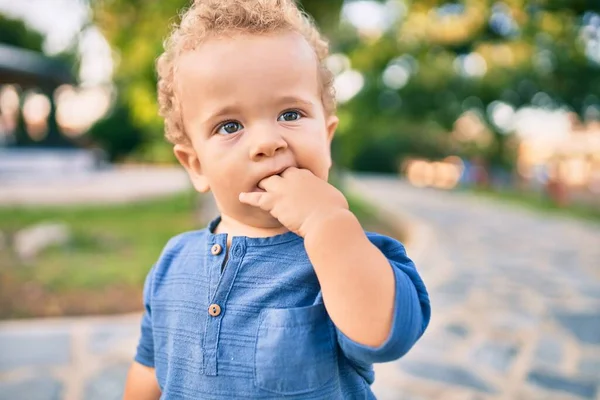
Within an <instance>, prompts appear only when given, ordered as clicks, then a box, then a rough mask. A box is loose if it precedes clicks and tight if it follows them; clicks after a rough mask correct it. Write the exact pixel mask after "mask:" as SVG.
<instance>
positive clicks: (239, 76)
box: [174, 33, 338, 228]
mask: <svg viewBox="0 0 600 400" xmlns="http://www.w3.org/2000/svg"><path fill="white" fill-rule="evenodd" d="M178 67H179V69H178V71H177V74H178V77H177V79H178V88H177V93H178V100H179V102H180V104H181V109H182V112H183V121H184V126H185V130H186V133H187V134H188V136H189V137H190V140H191V143H192V145H191V146H189V145H176V146H175V149H174V151H175V155H176V156H177V158H178V159H179V161H180V162H181V163H182V165H183V166H184V167H185V168H186V169H187V171H188V173H189V175H190V177H191V179H192V182H193V184H194V186H195V187H196V189H197V190H199V191H202V192H204V191H207V190H211V191H212V192H213V194H214V196H215V199H216V202H217V204H218V206H219V209H220V211H221V213H222V214H225V215H227V216H229V217H231V218H235V219H236V220H238V221H240V222H243V223H245V224H248V225H251V226H255V227H260V228H272V227H277V226H280V224H279V222H278V221H277V220H276V219H274V218H273V217H271V216H270V215H269V214H268V213H266V212H264V211H262V210H260V209H257V208H254V207H251V206H248V205H245V204H242V203H240V201H239V200H238V196H239V194H240V193H241V192H251V191H256V190H260V189H258V188H257V184H258V182H259V181H261V180H262V179H264V178H266V177H269V176H271V175H275V174H278V173H280V172H282V171H283V170H284V169H286V168H287V167H291V166H295V167H298V168H305V169H308V170H310V171H311V172H312V173H313V174H315V175H316V176H318V177H319V178H321V179H324V180H327V177H328V173H329V168H330V166H331V157H330V143H331V139H332V137H333V133H334V131H335V128H336V127H337V121H338V120H337V118H336V117H335V116H329V117H328V116H326V115H325V113H324V109H323V105H322V102H321V91H320V89H321V86H320V83H319V80H318V67H317V60H316V55H315V54H314V51H313V50H312V49H311V47H310V46H309V45H308V43H307V42H306V40H305V39H304V38H303V37H302V36H300V35H299V34H295V33H277V34H271V35H236V36H234V37H232V38H215V39H211V40H209V41H207V42H205V43H203V44H202V45H201V46H200V47H199V48H198V49H196V50H195V51H192V52H188V53H185V54H184V55H182V56H181V58H180V60H179V62H178Z"/></svg>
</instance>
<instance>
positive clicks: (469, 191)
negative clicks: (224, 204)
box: [0, 0, 600, 399]
mask: <svg viewBox="0 0 600 400" xmlns="http://www.w3.org/2000/svg"><path fill="white" fill-rule="evenodd" d="M300 3H301V4H302V6H303V7H304V9H305V10H306V11H307V12H308V13H310V14H311V15H312V16H313V17H314V18H315V19H316V21H317V23H318V25H319V26H320V27H321V29H322V31H323V32H324V34H325V35H326V36H327V37H328V38H329V39H330V41H331V55H330V56H329V58H328V59H327V65H328V66H329V68H330V69H331V70H332V71H333V72H334V74H335V76H336V80H335V86H336V91H337V100H338V102H339V111H338V114H339V117H340V121H341V122H340V127H339V130H338V133H337V136H336V138H335V140H334V143H333V153H334V160H335V165H336V171H337V172H338V173H337V174H336V176H338V178H337V179H336V184H339V185H340V187H343V189H344V190H346V191H347V193H348V196H349V198H350V199H351V203H352V204H351V206H352V208H353V209H354V210H355V212H356V213H357V215H359V217H360V218H361V220H362V221H363V223H364V224H365V226H367V227H369V228H371V227H372V228H373V229H376V230H381V231H384V232H387V233H389V234H392V235H395V236H397V237H398V238H400V239H401V240H403V241H405V242H407V244H408V248H409V255H411V254H414V257H415V258H416V257H417V256H419V255H421V254H425V255H426V256H423V259H422V265H423V275H424V277H425V278H426V282H428V280H427V278H429V279H430V281H431V282H432V283H431V292H432V300H433V301H434V311H435V310H436V308H435V306H436V303H435V300H438V303H437V304H438V305H440V308H439V310H440V317H439V319H436V318H438V317H436V315H434V320H432V327H431V329H430V332H431V333H428V335H426V337H425V338H424V339H423V343H422V344H421V345H418V346H417V347H418V348H421V349H425V350H424V351H422V352H418V351H415V353H414V354H415V356H414V358H415V359H414V360H412V359H409V360H408V361H406V363H404V364H402V366H401V367H390V369H389V370H388V369H386V370H384V371H383V372H382V374H381V376H383V378H382V379H381V382H384V383H385V385H384V384H383V383H382V384H381V386H379V387H378V389H377V390H379V392H378V393H379V395H380V398H390V399H405V398H406V399H408V398H410V399H413V398H423V399H429V398H440V399H441V398H443V399H446V398H455V399H463V398H464V399H475V398H477V399H485V398H515V399H516V398H519V399H521V398H536V399H537V398H540V399H548V398H552V399H553V398H560V399H562V398H590V399H597V398H600V394H598V393H599V391H600V389H598V382H600V261H599V260H600V253H599V252H598V249H599V248H600V223H599V221H600V1H598V0H536V1H533V0H532V1H526V0H504V1H491V0H489V1H488V0H462V1H443V0H412V1H411V0H385V1H384V0H380V1H375V0H302V1H301V2H300ZM187 5H188V1H186V0H160V1H158V0H146V1H135V0H19V1H13V0H0V319H3V320H5V322H3V323H1V324H0V399H4V398H6V399H37V398H40V399H55V398H56V399H63V398H64V399H79V398H85V399H96V398H98V399H108V398H119V391H120V390H121V388H122V382H123V379H124V374H125V371H126V368H127V365H128V362H129V359H130V356H131V354H132V352H133V349H134V348H135V342H136V339H137V332H138V326H137V322H138V320H139V311H140V310H141V290H142V284H143V280H144V277H145V274H146V273H147V271H148V269H149V268H150V266H151V265H152V264H153V263H154V260H155V259H156V257H157V256H158V254H159V252H160V250H161V248H162V246H163V245H164V243H166V241H167V240H168V238H170V237H171V236H173V235H175V234H177V233H180V232H182V231H185V230H191V229H198V228H201V227H204V226H205V225H206V223H207V222H208V220H209V219H210V218H211V217H212V215H214V208H211V205H210V204H211V203H210V199H207V198H204V197H201V196H198V195H196V194H195V193H193V192H192V190H191V188H190V185H189V183H188V181H187V179H186V177H185V175H184V174H183V173H182V171H181V169H180V168H178V167H177V166H176V164H175V162H176V160H175V158H174V157H173V155H172V151H171V147H170V146H169V145H168V144H167V143H166V142H165V140H164V139H163V123H162V120H161V119H160V118H159V116H158V114H157V102H156V75H155V70H154V62H155V60H156V58H157V56H158V55H159V54H160V53H161V51H162V41H163V40H164V38H165V37H166V35H167V33H168V31H169V27H170V26H171V24H172V23H174V22H176V21H177V12H178V10H181V9H182V8H183V7H186V6H187ZM342 176H343V177H348V184H347V185H343V184H342V181H343V179H342ZM338 181H339V182H338ZM344 182H345V181H344ZM357 193H360V194H361V195H357ZM420 249H427V250H424V251H421V250H420ZM411 251H412V252H413V253H411ZM511 257H512V258H511ZM498 260H504V262H503V263H502V262H501V263H500V264H498ZM417 264H418V263H417ZM418 265H419V264H418ZM537 268H539V270H538V269H537ZM439 271H445V272H443V273H440V272H439ZM467 271H469V272H467ZM473 271H483V272H482V275H477V273H476V272H473ZM536 271H537V272H536ZM527 274H529V275H527ZM499 276H501V277H502V278H500V277H499ZM506 276H509V277H511V279H513V280H512V281H510V282H508V281H507V282H504V281H501V280H499V279H503V278H505V277H506ZM524 276H526V278H523V277H524ZM465 282H467V283H465ZM515 282H518V283H519V285H517V284H516V283H515ZM461 285H462V286H461ZM465 285H466V286H465ZM486 285H487V286H486ZM515 285H517V286H515ZM473 287H475V288H477V287H480V288H483V292H482V293H479V292H477V293H471V292H470V290H471V288H473ZM548 288H550V289H548ZM538 289H539V290H538ZM538 291H539V293H538ZM468 293H471V294H470V296H471V297H468V296H467V294H468ZM536 293H537V294H536ZM538 295H539V296H538ZM482 296H483V297H482ZM528 296H538V297H535V298H533V297H532V298H530V297H528ZM515 298H522V300H521V302H519V301H516V302H515V301H514V299H515ZM469 302H474V303H473V304H479V305H481V304H486V305H487V306H489V307H488V309H487V313H489V314H494V313H495V314H494V315H496V316H498V315H500V314H502V313H503V312H505V313H506V315H507V317H506V318H505V319H503V320H502V321H503V322H502V323H501V324H500V325H499V326H495V325H494V324H493V323H492V322H490V321H487V320H485V319H483V320H482V319H481V318H483V317H481V315H480V314H478V313H477V312H475V311H473V309H472V308H470V307H471V306H472V304H471V303H469ZM513 303H514V304H513ZM469 304H471V305H469ZM498 304H501V306H499V305H498ZM506 304H512V306H513V308H512V309H510V310H509V309H506V310H504V311H500V310H501V309H502V307H503V306H505V305H506ZM495 307H500V308H498V309H497V310H498V311H497V312H494V311H492V310H493V309H495ZM531 307H533V308H531ZM524 310H526V311H527V313H526V315H524V314H523V313H524V312H525V311H524ZM515 312H516V313H517V314H515ZM127 313H132V314H127ZM484 314H485V313H484ZM85 315H94V316H98V315H117V316H116V317H92V318H79V317H80V316H85ZM457 315H458V316H460V317H456V316H457ZM473 315H477V318H475V317H473ZM502 315H504V314H502ZM515 315H516V316H515ZM452 316H454V317H456V318H455V319H453V320H448V318H451V317H452ZM46 317H60V318H59V319H40V318H46ZM64 317H67V319H65V318H64ZM454 317H452V318H454ZM486 321H487V322H486ZM507 321H508V322H507ZM523 321H525V322H523ZM523 324H524V325H523ZM487 326H490V327H491V328H490V329H489V330H487V328H486V327H487ZM492 328H493V329H492ZM510 332H516V333H515V337H514V338H513V337H512V336H510V334H509V333H510ZM523 332H525V333H523ZM527 332H529V333H527ZM506 335H508V336H509V337H510V338H509V339H506V338H505V336H506ZM528 335H529V336H528ZM499 337H500V338H501V339H498V338H499ZM428 338H431V339H428ZM427 340H430V342H428V341H427ZM436 346H437V347H436ZM448 347H452V348H455V349H459V350H455V353H452V352H449V351H448V350H447V349H448ZM427 349H428V350H427ZM460 349H462V350H460ZM433 353H435V354H433ZM439 353H448V355H447V357H450V358H453V357H454V358H453V359H456V357H458V358H460V359H461V360H462V361H461V362H459V363H456V362H454V363H446V364H439V363H432V364H428V362H433V361H431V359H438V358H439ZM461 357H462V358H461ZM536 363H537V364H536ZM486 368H487V370H486ZM479 374H481V375H479ZM498 396H499V397H498Z"/></svg>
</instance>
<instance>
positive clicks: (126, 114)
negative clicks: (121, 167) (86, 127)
mask: <svg viewBox="0 0 600 400" xmlns="http://www.w3.org/2000/svg"><path fill="white" fill-rule="evenodd" d="M89 135H90V137H91V138H92V139H93V140H94V142H96V143H97V144H98V145H100V146H101V147H102V148H103V149H104V150H105V151H106V152H107V154H108V157H109V159H110V160H111V161H119V160H123V159H124V158H126V157H127V156H128V155H129V154H131V153H132V152H133V151H134V150H136V149H139V148H140V147H141V146H142V144H143V140H144V130H143V129H142V128H141V127H139V126H138V125H137V123H136V121H135V120H134V119H133V118H132V117H131V111H130V109H129V107H127V105H125V104H124V103H123V101H122V100H121V99H118V100H117V102H116V104H115V107H114V109H113V110H112V112H111V113H110V114H109V115H108V116H106V117H105V118H103V119H101V120H100V121H98V122H96V123H95V124H94V126H92V128H91V129H90V131H89Z"/></svg>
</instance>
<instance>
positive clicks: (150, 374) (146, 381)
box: [123, 362, 161, 400]
mask: <svg viewBox="0 0 600 400" xmlns="http://www.w3.org/2000/svg"><path fill="white" fill-rule="evenodd" d="M160 395H161V392H160V387H159V386H158V382H157V381H156V375H155V373H154V368H150V367H146V366H144V365H142V364H139V363H137V362H134V363H133V364H132V365H131V368H130V369H129V373H128V374H127V382H126V383H125V393H124V394H123V400H158V399H159V398H160Z"/></svg>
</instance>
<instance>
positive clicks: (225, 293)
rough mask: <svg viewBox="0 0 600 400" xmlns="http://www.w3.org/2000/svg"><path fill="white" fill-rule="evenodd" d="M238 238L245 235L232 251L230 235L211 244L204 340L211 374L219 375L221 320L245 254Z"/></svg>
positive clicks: (236, 241) (205, 364) (205, 365)
mask: <svg viewBox="0 0 600 400" xmlns="http://www.w3.org/2000/svg"><path fill="white" fill-rule="evenodd" d="M237 239H242V238H234V239H233V241H232V244H231V247H230V249H229V251H228V254H227V250H226V240H227V238H224V239H223V240H222V241H221V242H219V243H212V244H209V246H210V247H209V254H210V257H211V258H212V262H209V263H208V265H209V269H210V290H209V292H208V293H209V299H208V300H209V306H208V310H207V313H208V318H207V321H206V329H205V330H204V341H203V342H204V350H203V352H204V357H203V358H204V373H205V375H209V376H216V375H217V374H218V366H217V353H218V346H219V334H220V330H221V321H222V320H223V317H224V315H225V314H226V312H227V299H228V297H229V293H230V292H231V289H232V287H233V282H234V281H235V277H236V275H237V271H238V269H239V267H240V265H241V263H242V258H243V256H244V254H245V248H246V246H245V243H244V241H243V240H237ZM225 260H226V261H225ZM224 262H226V265H225V267H224V268H223V263H224Z"/></svg>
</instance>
